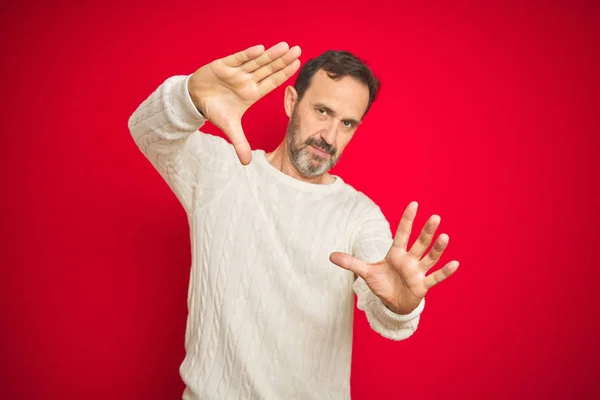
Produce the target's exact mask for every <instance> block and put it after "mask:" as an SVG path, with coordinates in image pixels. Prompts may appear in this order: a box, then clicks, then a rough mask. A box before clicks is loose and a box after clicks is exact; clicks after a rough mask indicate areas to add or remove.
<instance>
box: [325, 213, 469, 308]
mask: <svg viewBox="0 0 600 400" xmlns="http://www.w3.org/2000/svg"><path fill="white" fill-rule="evenodd" d="M417 207H418V204H417V203H416V202H411V203H410V204H409V205H408V207H407V208H406V210H405V211H404V214H403V215H402V220H401V221H400V224H399V225H398V230H397V231H396V236H395V237H394V242H393V244H392V247H391V248H390V250H389V251H388V253H387V255H386V256H385V259H383V260H382V261H379V262H377V263H374V264H367V263H365V262H364V261H361V260H359V259H357V258H355V257H353V256H351V255H349V254H345V253H339V252H335V253H332V254H331V256H330V257H329V258H330V260H331V262H332V263H334V264H336V265H338V266H340V267H342V268H345V269H347V270H350V271H352V272H354V273H355V274H356V275H358V276H360V277H361V278H363V279H364V280H365V283H366V284H367V286H369V288H370V289H371V291H372V292H373V293H374V294H375V295H376V296H378V297H379V298H380V299H381V300H382V301H383V303H384V304H385V305H386V306H387V307H388V308H389V309H390V310H392V311H393V312H395V313H398V314H409V313H410V312H411V311H413V310H414V309H415V308H417V306H418V305H419V303H420V302H421V300H422V299H423V297H425V294H426V293H427V291H428V290H429V289H431V288H432V287H433V286H435V285H437V284H438V283H440V282H441V281H443V280H444V279H446V278H448V277H449V276H450V275H452V274H453V273H454V272H455V271H456V269H457V268H458V265H459V263H458V261H451V262H449V263H447V264H446V265H444V267H443V268H441V269H439V270H437V271H435V272H433V273H431V274H429V275H427V276H426V275H425V274H426V273H427V272H428V271H429V270H430V269H431V268H433V266H434V265H435V264H436V263H437V262H438V260H439V259H440V257H441V255H442V253H443V252H444V250H445V249H446V246H448V241H449V237H448V235H446V234H441V235H439V236H438V238H437V240H436V241H435V243H434V245H433V247H432V249H431V250H430V251H429V252H428V253H427V255H426V256H425V257H423V254H424V253H425V251H426V250H427V248H428V247H429V245H430V244H431V241H432V239H433V235H434V234H435V231H436V230H437V228H438V226H439V224H440V217H439V216H437V215H432V216H431V217H430V218H429V220H428V221H427V223H426V224H425V226H424V227H423V230H422V231H421V234H420V235H419V238H418V239H417V241H416V242H415V243H414V244H413V246H412V247H411V248H410V250H408V251H407V246H408V240H409V237H410V232H411V230H412V224H413V221H414V219H415V216H416V214H417Z"/></svg>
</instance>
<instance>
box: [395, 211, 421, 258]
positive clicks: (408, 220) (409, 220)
mask: <svg viewBox="0 0 600 400" xmlns="http://www.w3.org/2000/svg"><path fill="white" fill-rule="evenodd" d="M418 207H419V204H418V203H417V202H416V201H411V202H410V204H409V205H408V206H407V207H406V209H405V210H404V214H402V219H401V220H400V223H399V224H398V229H397V230H396V236H395V237H394V242H393V243H392V247H398V248H400V249H402V250H406V246H407V245H408V239H409V238H410V231H411V230H412V224H413V221H414V220H415V216H416V215H417V208H418Z"/></svg>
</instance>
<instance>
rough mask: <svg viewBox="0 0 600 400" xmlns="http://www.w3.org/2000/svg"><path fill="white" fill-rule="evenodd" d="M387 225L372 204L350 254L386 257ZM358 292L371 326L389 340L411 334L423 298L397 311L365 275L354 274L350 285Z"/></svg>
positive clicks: (389, 240)
mask: <svg viewBox="0 0 600 400" xmlns="http://www.w3.org/2000/svg"><path fill="white" fill-rule="evenodd" d="M392 242H393V239H392V236H391V231H390V225H389V223H388V221H387V220H386V218H385V216H384V215H383V214H382V213H381V211H380V209H379V207H377V206H375V208H373V210H372V211H371V213H370V214H368V215H367V216H366V218H365V220H364V221H363V222H362V223H361V224H360V226H359V229H358V231H357V232H356V234H355V236H354V240H353V247H352V251H353V256H354V257H356V258H358V259H360V260H363V261H365V262H367V263H375V262H378V261H381V260H383V259H384V258H385V256H386V254H387V252H388V251H389V250H390V247H391V246H392ZM353 289H354V292H355V293H356V295H357V298H358V302H357V306H358V308H359V309H360V310H362V311H364V312H365V314H366V316H367V320H368V321H369V324H370V325H371V328H372V329H373V330H374V331H375V332H377V333H379V334H380V335H381V336H383V337H386V338H388V339H391V340H403V339H406V338H408V337H409V336H411V335H412V334H413V333H414V332H415V331H416V329H417V326H418V325H419V318H420V314H421V312H422V311H423V308H424V307H425V299H424V298H423V300H422V301H421V303H420V304H419V306H418V307H417V308H416V309H415V310H413V311H412V312H410V313H409V314H397V313H395V312H393V311H391V310H390V309H389V308H388V307H386V306H385V304H384V303H383V301H382V300H381V299H380V298H379V297H377V296H376V295H375V294H373V292H372V291H371V289H369V287H368V286H367V284H366V283H365V281H364V279H362V278H360V277H356V280H355V282H354V285H353Z"/></svg>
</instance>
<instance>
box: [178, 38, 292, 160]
mask: <svg viewBox="0 0 600 400" xmlns="http://www.w3.org/2000/svg"><path fill="white" fill-rule="evenodd" d="M300 53H301V50H300V47H298V46H294V47H292V48H291V49H290V48H289V46H288V44H287V43H285V42H281V43H278V44H276V45H275V46H273V47H271V48H270V49H269V50H267V51H265V48H264V46H262V45H258V46H253V47H250V48H248V49H246V50H244V51H240V52H239V53H235V54H232V55H230V56H227V57H224V58H221V59H218V60H215V61H213V62H211V63H210V64H206V65H204V66H203V67H201V68H200V69H198V70H197V71H196V72H194V73H193V74H192V76H191V77H190V79H189V80H188V91H189V93H190V96H191V98H192V101H193V102H194V105H195V106H196V108H197V109H198V110H199V111H200V112H201V113H202V114H203V115H204V116H205V117H206V118H207V119H208V120H209V121H210V122H212V123H213V124H214V125H216V126H217V127H218V128H219V129H221V130H222V131H223V133H224V134H225V135H227V137H228V138H229V140H230V141H231V143H232V144H233V146H234V147H235V152H236V153H237V156H238V158H239V159H240V161H241V163H242V164H244V165H247V164H249V163H250V161H251V160H252V153H251V149H250V145H249V144H248V141H247V140H246V136H245V135H244V131H243V129H242V116H243V115H244V113H245V112H246V110H248V108H249V107H250V106H251V105H252V104H254V103H255V102H256V101H257V100H258V99H260V98H261V97H263V96H264V95H266V94H267V93H269V92H271V91H272V90H273V89H275V88H276V87H278V86H279V85H281V84H282V83H283V82H285V81H286V80H287V79H288V78H289V77H291V76H292V75H294V73H296V71H297V70H298V68H299V67H300V60H298V57H300Z"/></svg>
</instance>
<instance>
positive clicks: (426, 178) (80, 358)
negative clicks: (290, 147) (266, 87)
mask: <svg viewBox="0 0 600 400" xmlns="http://www.w3.org/2000/svg"><path fill="white" fill-rule="evenodd" d="M82 3H83V2H82ZM97 3H98V4H91V3H89V2H86V3H84V4H78V3H75V2H72V4H69V3H65V2H60V3H59V2H56V3H55V4H52V2H37V3H33V2H19V3H17V2H15V1H13V2H3V3H2V6H0V7H1V8H0V10H1V11H2V24H1V28H0V29H1V35H0V41H1V42H0V43H1V46H2V48H1V49H2V52H1V54H2V58H3V61H2V64H1V65H2V67H1V68H2V81H3V83H2V124H1V128H0V129H1V130H0V132H1V138H2V142H1V143H2V148H3V150H2V157H1V163H2V165H1V167H2V168H1V169H0V171H1V174H2V176H1V179H2V187H3V189H4V190H3V194H2V195H1V196H0V207H1V210H2V215H1V218H2V227H3V230H2V237H1V239H2V240H1V242H0V243H1V244H0V245H1V246H2V248H1V252H2V258H1V260H2V261H1V262H2V268H1V274H2V275H1V278H0V328H1V330H0V335H1V336H0V379H1V384H0V398H3V399H33V398H36V399H76V398H77V399H80V398H86V399H132V398H139V399H142V398H143V399H171V398H173V399H174V398H181V393H182V390H183V385H182V383H181V380H180V378H179V372H178V368H179V364H180V363H181V361H182V359H183V356H184V347H183V345H184V331H185V317H186V312H187V310H186V295H187V281H188V276H189V266H190V248H189V240H188V228H187V223H186V219H185V214H184V212H183V209H182V208H181V206H180V205H179V204H178V202H177V200H176V198H175V196H174V195H173V194H172V193H171V192H170V191H169V189H168V187H167V186H166V184H164V182H163V181H162V180H161V178H160V177H159V175H158V174H157V173H156V172H155V171H154V170H153V169H152V167H151V165H150V164H149V163H148V162H147V161H146V160H145V159H144V158H143V156H142V155H141V153H139V151H138V150H137V148H136V147H135V145H134V143H133V141H132V139H131V138H130V136H129V132H128V130H127V119H128V117H129V115H130V114H131V113H132V112H133V110H134V109H135V108H136V107H137V106H138V104H139V103H140V102H141V101H142V100H144V99H145V98H146V97H147V96H148V95H149V94H150V92H151V91H153V90H154V89H155V88H156V87H157V86H158V85H159V84H160V83H161V82H163V81H164V80H165V79H166V78H167V77H169V76H171V75H176V74H188V73H191V72H193V71H194V70H195V69H197V68H199V67H200V66H202V65H203V64H205V63H207V62H210V61H212V60H213V59H215V58H219V57H222V56H225V55H227V54H230V53H232V52H234V51H237V50H240V49H243V48H246V47H249V46H251V45H253V44H258V43H262V44H264V45H265V46H267V47H268V46H271V45H273V44H275V43H277V42H278V41H281V40H285V41H288V43H290V45H295V44H299V45H300V46H301V47H302V48H303V51H304V53H303V55H302V57H301V60H302V61H304V62H305V61H306V60H308V59H309V58H311V57H314V56H316V55H318V54H320V53H321V52H323V51H325V50H327V49H347V50H350V51H353V52H355V53H356V54H357V55H359V56H360V57H362V58H364V59H366V60H367V61H368V63H369V64H370V65H371V66H372V68H373V69H374V71H375V72H376V74H378V75H379V77H380V78H381V81H382V84H383V85H382V90H381V95H380V97H379V98H378V99H377V101H376V102H375V104H374V106H373V108H372V110H371V111H370V112H369V114H368V115H367V117H366V119H365V122H364V124H363V125H362V126H361V127H360V129H359V130H358V132H357V135H356V136H355V138H354V139H353V141H352V142H351V144H350V146H349V147H348V148H347V150H346V152H345V154H344V157H343V158H342V160H341V162H340V164H339V165H338V166H336V168H335V173H336V174H338V175H340V176H342V177H343V178H344V179H345V180H346V181H347V182H348V183H350V184H352V185H354V186H355V187H356V188H358V189H359V190H362V191H364V192H365V193H366V194H368V195H369V196H370V197H372V198H373V199H374V200H375V201H376V202H378V204H380V206H381V208H382V209H383V211H384V213H385V214H386V215H387V217H388V218H389V220H390V222H391V224H392V228H393V229H395V227H396V226H397V223H398V221H399V218H400V216H401V214H402V211H403V210H404V207H405V206H406V205H407V204H408V203H409V202H410V201H411V200H417V201H419V203H420V209H419V215H418V218H417V221H416V226H417V228H415V229H413V239H414V238H415V237H416V232H417V231H418V230H420V229H421V227H422V225H423V224H424V222H425V221H426V219H427V217H429V215H431V214H433V213H437V214H439V215H441V217H442V224H441V228H440V230H439V231H438V233H441V232H446V233H448V234H449V236H450V245H449V248H448V250H447V251H446V253H445V254H444V256H443V258H442V261H441V262H440V264H442V265H443V264H445V263H446V262H448V261H450V260H452V259H457V260H459V261H460V262H461V267H460V268H459V270H458V272H457V273H456V275H454V276H453V277H452V278H450V279H449V280H448V281H446V282H444V283H443V284H441V285H440V286H438V287H436V288H434V289H433V290H432V291H431V292H430V293H429V294H428V296H427V299H428V302H427V306H426V309H425V312H424V314H423V316H422V319H421V324H420V327H419V329H418V331H417V333H416V334H415V335H414V336H413V337H412V338H410V339H409V340H406V341H403V342H392V341H388V340H386V339H384V338H381V337H379V336H378V335H377V334H376V333H374V332H373V331H371V330H370V328H369V327H368V324H367V322H366V319H365V317H364V314H363V313H362V312H357V313H356V323H355V341H354V353H353V354H354V358H353V364H352V394H353V399H356V400H360V399H380V398H386V399H387V398H390V399H392V398H394V399H396V398H398V399H411V398H419V399H434V398H441V397H443V398H461V399H463V398H497V399H505V398H533V397H536V398H593V397H596V396H599V395H600V382H599V380H598V379H597V376H598V372H599V367H600V352H599V345H598V339H599V336H600V335H599V334H600V329H599V328H598V327H599V324H598V322H597V320H596V318H597V316H598V311H597V310H598V306H600V300H599V296H598V295H597V294H596V293H595V291H596V290H598V289H597V285H598V280H599V278H600V271H599V265H598V259H597V257H598V252H597V249H598V245H597V244H596V243H597V240H598V239H597V237H596V234H597V232H598V228H597V224H598V222H600V218H599V215H598V214H599V213H598V209H597V205H598V183H599V182H600V180H599V176H598V170H599V168H598V167H599V165H598V164H599V163H598V161H597V159H596V157H597V155H598V140H597V135H598V133H599V132H600V129H599V125H600V121H599V120H600V117H599V114H600V113H599V110H600V107H599V106H600V104H599V89H600V79H599V77H598V65H599V61H600V60H599V46H598V43H599V39H600V29H599V26H600V8H599V7H598V6H597V5H595V4H594V2H592V1H590V2H584V1H579V2H575V1H562V2H545V3H542V2H540V3H533V2H525V3H524V2H514V3H512V4H509V3H504V5H501V6H500V5H496V4H495V3H496V2H488V3H487V4H485V3H482V2H466V1H460V2H455V1H451V2H447V3H431V2H425V3H423V2H406V3H402V4H400V3H396V2H391V1H390V2H377V1H370V2H348V1H346V2H340V3H335V2H312V1H302V2H279V3H277V2H272V3H268V4H267V3H264V2H235V3H233V2H231V1H229V2H226V1H220V2H214V3H210V2H206V1H194V2H192V1H189V2H181V1H175V0H173V1H165V2H160V3H158V2H156V3H153V2H151V1H149V0H144V1H142V0H138V1H131V0H122V1H119V2H114V3H109V4H103V3H100V2H97ZM413 3H420V5H415V4H413ZM17 4H18V5H17ZM100 4H102V5H100ZM596 4H597V3H596ZM293 79H295V77H294V78H292V80H291V81H289V83H292V82H293ZM243 123H244V127H245V131H246V133H247V136H248V138H249V141H250V143H251V145H252V146H253V147H254V148H263V149H266V150H268V151H270V150H272V149H273V148H274V147H275V146H276V145H277V144H278V143H279V141H280V140H281V139H282V137H283V134H284V132H285V126H286V123H287V119H286V116H285V114H284V111H283V87H281V88H278V89H277V90H276V91H275V92H273V93H271V94H269V95H268V96H267V97H266V98H264V99H263V100H261V101H260V102H259V103H257V104H256V105H255V106H254V107H253V108H251V109H250V110H249V111H248V113H247V114H246V116H245V117H244V121H243ZM207 130H208V131H209V132H211V133H218V131H217V130H216V129H214V127H210V128H207Z"/></svg>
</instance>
